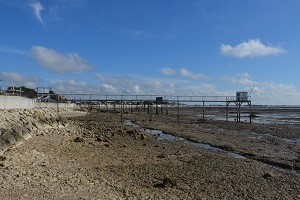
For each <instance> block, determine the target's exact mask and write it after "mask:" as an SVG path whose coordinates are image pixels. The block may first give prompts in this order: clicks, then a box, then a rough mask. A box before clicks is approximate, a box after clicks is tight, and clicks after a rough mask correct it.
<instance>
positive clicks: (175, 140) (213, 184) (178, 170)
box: [0, 111, 300, 199]
mask: <svg viewBox="0 0 300 200" xmlns="http://www.w3.org/2000/svg"><path fill="white" fill-rule="evenodd" d="M81 115H82V114H78V113H77V114H76V115H74V113H73V114H72V113H65V114H64V115H61V116H63V117H64V120H65V121H64V123H63V124H64V125H63V126H55V127H48V128H43V129H37V130H35V131H34V134H33V133H32V137H31V138H30V139H28V140H26V141H24V142H23V144H20V145H18V146H16V147H14V148H12V149H10V150H8V151H6V152H5V154H4V155H3V156H1V160H0V165H1V167H0V171H1V175H0V184H1V187H0V194H1V199H299V198H300V176H299V173H298V170H299V167H300V163H299V152H300V149H299V144H298V143H297V142H296V139H298V136H297V131H299V128H298V127H297V126H293V125H282V124H281V125H275V124H269V125H267V124H248V123H240V124H236V123H234V122H224V121H213V120H211V121H207V122H206V123H198V122H197V120H192V119H191V118H189V116H182V118H181V120H180V123H178V122H177V116H176V115H174V114H168V115H166V114H165V115H153V116H152V117H151V121H150V120H149V115H147V114H145V113H135V114H130V113H126V114H123V115H122V118H120V113H109V112H99V111H92V112H91V114H90V115H84V116H81ZM121 119H122V120H123V121H121ZM126 120H127V121H126ZM124 121H126V122H130V123H129V124H130V125H126V124H124ZM155 130H159V131H161V132H157V131H155ZM157 133H162V134H167V135H166V137H165V138H164V137H163V136H164V135H161V134H157ZM167 136H168V137H169V136H170V137H169V138H167ZM171 136H172V137H171Z"/></svg>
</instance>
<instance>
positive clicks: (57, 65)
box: [31, 46, 92, 73]
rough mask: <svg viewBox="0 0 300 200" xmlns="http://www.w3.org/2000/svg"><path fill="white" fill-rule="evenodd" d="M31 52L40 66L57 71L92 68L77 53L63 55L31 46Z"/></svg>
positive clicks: (44, 48)
mask: <svg viewBox="0 0 300 200" xmlns="http://www.w3.org/2000/svg"><path fill="white" fill-rule="evenodd" d="M31 54H32V56H33V57H34V59H35V60H36V61H37V62H38V63H39V64H40V65H41V66H43V67H46V68H47V69H49V70H51V71H54V72H57V73H65V72H72V71H87V70H90V69H92V67H91V66H90V65H89V64H87V62H86V61H85V60H83V59H82V58H81V57H80V56H79V55H78V54H77V53H69V54H67V55H63V54H60V53H58V52H56V51H54V50H52V49H48V48H46V47H41V46H33V47H32V48H31Z"/></svg>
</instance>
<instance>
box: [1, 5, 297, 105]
mask: <svg viewBox="0 0 300 200" xmlns="http://www.w3.org/2000/svg"><path fill="white" fill-rule="evenodd" d="M299 10H300V1H298V0H287V1H279V0H244V1H241V0H223V1H220V0H0V18H1V20H0V80H1V81H0V86H1V88H2V89H3V88H4V89H6V88H7V87H8V86H26V87H29V88H36V87H50V88H51V89H52V90H53V91H54V92H56V93H60V94H66V93H76V94H83V93H84V94H117V95H126V94H134V95H175V96H182V95H187V96H190V95H192V96H235V95H236V91H246V92H249V93H250V91H252V92H251V93H250V96H251V100H252V104H257V105H260V104H266V105H300V78H299V74H300V66H299V65H300V36H299V32H300V23H299V19H300V12H299Z"/></svg>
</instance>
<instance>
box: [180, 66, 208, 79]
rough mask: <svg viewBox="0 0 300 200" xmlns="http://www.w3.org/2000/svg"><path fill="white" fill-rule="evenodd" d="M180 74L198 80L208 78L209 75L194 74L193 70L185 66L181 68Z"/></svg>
mask: <svg viewBox="0 0 300 200" xmlns="http://www.w3.org/2000/svg"><path fill="white" fill-rule="evenodd" d="M180 75H181V76H183V77H185V78H191V79H196V80H202V79H207V78H208V77H207V76H205V75H203V74H193V73H192V72H190V71H188V70H187V69H185V68H182V69H180Z"/></svg>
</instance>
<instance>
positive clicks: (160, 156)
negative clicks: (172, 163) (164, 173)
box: [157, 153, 168, 158]
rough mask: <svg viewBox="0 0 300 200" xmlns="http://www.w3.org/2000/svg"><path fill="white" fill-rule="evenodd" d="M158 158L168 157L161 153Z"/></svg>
mask: <svg viewBox="0 0 300 200" xmlns="http://www.w3.org/2000/svg"><path fill="white" fill-rule="evenodd" d="M157 157H158V158H167V157H168V156H167V155H166V154H163V153H161V154H159V155H158V156H157Z"/></svg>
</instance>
